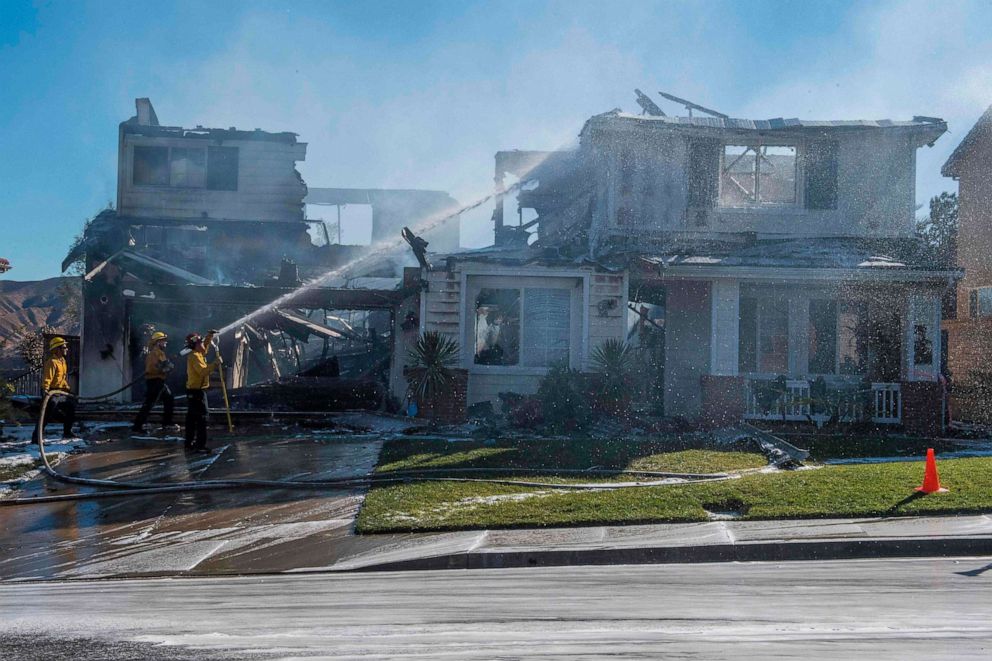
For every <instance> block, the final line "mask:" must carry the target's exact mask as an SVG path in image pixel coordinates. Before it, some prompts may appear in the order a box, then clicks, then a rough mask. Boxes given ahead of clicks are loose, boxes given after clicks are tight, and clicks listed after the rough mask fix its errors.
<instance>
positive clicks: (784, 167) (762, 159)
mask: <svg viewBox="0 0 992 661" xmlns="http://www.w3.org/2000/svg"><path fill="white" fill-rule="evenodd" d="M795 203H796V147H795V146H793V145H724V147H723V160H722V163H721V165H720V206H724V207H743V206H755V205H788V204H795Z"/></svg>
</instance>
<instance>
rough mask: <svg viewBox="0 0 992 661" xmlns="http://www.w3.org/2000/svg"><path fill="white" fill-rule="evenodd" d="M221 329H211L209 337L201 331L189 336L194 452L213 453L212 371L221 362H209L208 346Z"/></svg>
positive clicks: (189, 443)
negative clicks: (209, 433)
mask: <svg viewBox="0 0 992 661" xmlns="http://www.w3.org/2000/svg"><path fill="white" fill-rule="evenodd" d="M216 334H217V331H210V332H208V333H207V336H206V337H200V335H199V334H198V333H190V334H189V335H187V336H186V349H188V350H189V353H187V354H186V449H187V450H191V451H193V452H203V453H209V452H210V450H208V449H207V414H208V413H209V409H208V408H207V388H209V387H210V373H211V372H213V371H214V370H215V369H216V368H217V365H218V363H217V361H214V362H212V363H208V362H207V348H208V347H209V346H210V345H211V343H212V342H213V339H214V335H216Z"/></svg>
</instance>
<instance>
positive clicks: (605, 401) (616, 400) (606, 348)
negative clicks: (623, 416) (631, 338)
mask: <svg viewBox="0 0 992 661" xmlns="http://www.w3.org/2000/svg"><path fill="white" fill-rule="evenodd" d="M591 358H592V365H593V370H594V371H595V372H598V373H599V374H600V375H601V376H602V381H601V383H600V386H601V388H600V389H599V390H598V391H596V394H595V395H594V397H593V398H594V399H595V400H597V402H596V403H599V404H601V405H602V408H604V409H606V410H611V411H614V412H621V411H624V410H626V409H627V408H628V407H629V405H630V389H631V384H630V378H631V372H632V370H633V367H634V350H633V349H632V348H631V346H630V345H629V344H627V343H626V342H622V341H620V340H616V339H609V340H606V341H605V342H603V343H602V344H600V345H599V346H598V347H596V348H595V349H594V350H593V352H592V356H591Z"/></svg>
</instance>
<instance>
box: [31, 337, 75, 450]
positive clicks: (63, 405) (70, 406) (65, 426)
mask: <svg viewBox="0 0 992 661" xmlns="http://www.w3.org/2000/svg"><path fill="white" fill-rule="evenodd" d="M68 353H69V346H68V345H67V344H66V343H65V340H63V339H62V338H61V337H53V338H52V339H51V340H50V341H49V343H48V358H46V359H45V364H44V366H43V367H42V368H41V390H42V395H47V394H48V393H49V392H53V391H63V392H69V368H68V367H67V366H66V362H65V357H66V356H67V355H68ZM54 418H58V419H61V420H62V438H72V423H73V421H74V420H75V419H76V400H75V399H74V398H72V397H67V396H66V395H53V396H52V397H51V399H49V400H48V409H47V410H46V411H45V419H46V420H52V419H54ZM38 423H39V424H38V426H37V427H36V428H35V440H36V441H37V440H39V439H40V438H41V435H42V433H43V432H44V430H43V429H41V424H40V423H41V418H40V417H39V418H38Z"/></svg>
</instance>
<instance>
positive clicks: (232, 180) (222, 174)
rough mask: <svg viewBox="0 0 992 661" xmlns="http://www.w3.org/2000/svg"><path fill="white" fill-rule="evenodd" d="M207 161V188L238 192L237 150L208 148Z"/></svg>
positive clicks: (233, 148)
mask: <svg viewBox="0 0 992 661" xmlns="http://www.w3.org/2000/svg"><path fill="white" fill-rule="evenodd" d="M208 151H209V156H210V158H209V160H208V161H207V188H209V189H210V190H238V148H237V147H210V149H209V150H208Z"/></svg>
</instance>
